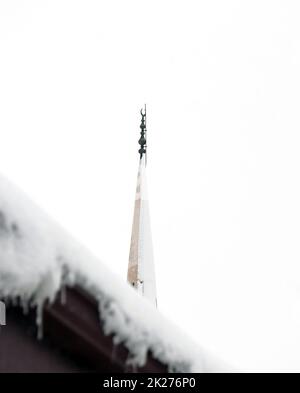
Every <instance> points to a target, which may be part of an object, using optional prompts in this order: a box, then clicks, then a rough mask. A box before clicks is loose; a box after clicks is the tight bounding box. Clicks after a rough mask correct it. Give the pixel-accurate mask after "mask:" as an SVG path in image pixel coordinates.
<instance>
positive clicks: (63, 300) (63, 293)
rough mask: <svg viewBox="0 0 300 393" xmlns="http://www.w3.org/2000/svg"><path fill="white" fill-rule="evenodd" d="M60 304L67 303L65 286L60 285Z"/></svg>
mask: <svg viewBox="0 0 300 393" xmlns="http://www.w3.org/2000/svg"><path fill="white" fill-rule="evenodd" d="M60 302H61V304H62V305H65V304H66V303H67V290H66V286H65V285H62V287H61V290H60Z"/></svg>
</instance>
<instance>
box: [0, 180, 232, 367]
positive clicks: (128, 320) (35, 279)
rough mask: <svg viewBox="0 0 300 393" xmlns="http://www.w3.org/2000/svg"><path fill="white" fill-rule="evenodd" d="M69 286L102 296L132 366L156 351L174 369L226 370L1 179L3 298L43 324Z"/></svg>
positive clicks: (108, 329)
mask: <svg viewBox="0 0 300 393" xmlns="http://www.w3.org/2000/svg"><path fill="white" fill-rule="evenodd" d="M65 284H67V285H74V284H79V285H80V286H81V287H83V288H84V289H85V290H87V291H89V292H90V293H91V294H92V295H93V296H94V297H95V298H97V300H98V302H99V310H100V315H101V318H102V325H103V328H104V332H105V333H106V334H113V337H114V341H115V343H121V342H122V343H123V344H124V345H125V346H126V347H127V348H128V350H129V353H130V358H129V359H128V362H129V363H131V364H133V365H135V366H143V365H144V364H145V362H146V357H147V353H148V351H151V352H152V354H153V357H154V358H156V359H158V360H160V361H161V362H163V363H166V364H167V365H168V367H169V370H170V371H178V372H186V371H191V372H218V371H226V368H225V367H224V365H223V364H222V363H221V362H219V361H216V360H215V359H214V358H213V357H212V356H211V355H210V354H208V353H207V352H205V351H204V350H203V349H201V348H199V347H198V346H197V345H196V344H195V343H194V342H192V341H191V340H189V339H188V338H187V337H186V336H185V335H184V334H183V333H182V332H181V331H180V330H179V329H178V328H177V327H176V326H174V325H172V324H171V323H170V322H168V321H167V320H166V319H165V318H164V317H163V316H162V315H161V314H160V313H159V312H158V311H157V310H156V309H155V308H154V307H153V306H152V305H151V304H150V303H149V304H148V302H147V301H146V300H144V299H143V298H141V297H140V296H139V295H137V293H136V292H135V291H134V289H132V288H131V287H130V286H129V285H128V284H127V283H126V282H125V279H124V282H123V281H122V280H120V279H119V278H118V277H116V276H115V275H113V273H111V272H110V271H109V270H108V269H107V268H106V267H105V266H104V265H103V264H102V263H101V262H100V261H99V259H97V258H95V257H94V256H93V255H91V253H90V252H89V251H88V250H86V249H85V248H84V247H83V246H81V245H80V244H79V243H78V242H76V241H75V240H74V239H73V238H72V237H71V236H69V235H68V234H67V233H66V232H65V231H64V230H63V229H62V228H61V227H60V226H59V225H58V224H57V223H55V222H54V221H53V220H51V219H50V218H49V217H47V215H46V214H45V213H43V211H41V209H39V208H38V207H37V206H36V205H35V204H34V203H33V202H32V201H31V200H29V199H28V198H27V197H26V196H25V195H24V194H23V193H22V192H21V191H20V190H18V189H17V188H16V187H15V186H13V185H12V184H11V183H10V182H9V181H7V180H6V179H4V178H2V177H0V297H1V298H6V299H10V300H16V299H21V302H22V304H23V306H24V308H25V307H27V306H28V305H31V306H37V308H38V310H39V312H38V313H37V316H38V317H37V323H38V324H39V325H41V323H42V320H41V315H42V313H41V310H42V306H43V303H44V302H45V300H50V301H53V300H54V298H55V295H56V294H57V292H58V291H59V289H60V288H61V287H62V286H63V285H65ZM99 328H100V326H99Z"/></svg>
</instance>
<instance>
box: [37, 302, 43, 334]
mask: <svg viewBox="0 0 300 393" xmlns="http://www.w3.org/2000/svg"><path fill="white" fill-rule="evenodd" d="M36 324H37V339H38V340H42V339H43V335H44V334H43V333H44V332H43V303H39V304H38V305H37V308H36Z"/></svg>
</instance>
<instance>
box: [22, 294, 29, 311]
mask: <svg viewBox="0 0 300 393" xmlns="http://www.w3.org/2000/svg"><path fill="white" fill-rule="evenodd" d="M28 303H29V302H28V299H27V297H25V296H24V297H22V298H21V306H22V310H23V314H24V315H27V314H28V311H29V304H28Z"/></svg>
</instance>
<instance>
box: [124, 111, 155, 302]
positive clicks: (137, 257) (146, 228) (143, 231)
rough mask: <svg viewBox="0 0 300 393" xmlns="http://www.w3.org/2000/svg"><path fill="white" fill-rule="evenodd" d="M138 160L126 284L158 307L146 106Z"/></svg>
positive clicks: (141, 126)
mask: <svg viewBox="0 0 300 393" xmlns="http://www.w3.org/2000/svg"><path fill="white" fill-rule="evenodd" d="M141 115H142V121H141V125H140V128H141V137H140V139H139V144H140V146H141V147H140V149H139V154H140V161H139V171H138V178H137V186H136V195H135V205H134V215H133V224H132V233H131V244H130V253H129V264H128V275H127V281H128V282H129V283H130V285H132V286H133V287H135V288H136V289H137V291H138V292H139V293H140V294H141V295H142V296H144V297H145V298H147V299H148V300H149V301H150V302H151V303H152V304H154V305H155V306H156V305H157V300H156V284H155V270H154V261H153V246H152V236H151V226H150V215H149V203H148V195H147V180H146V157H147V156H146V154H147V153H146V148H147V141H146V133H147V131H146V106H145V110H144V113H143V111H142V110H141Z"/></svg>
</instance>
